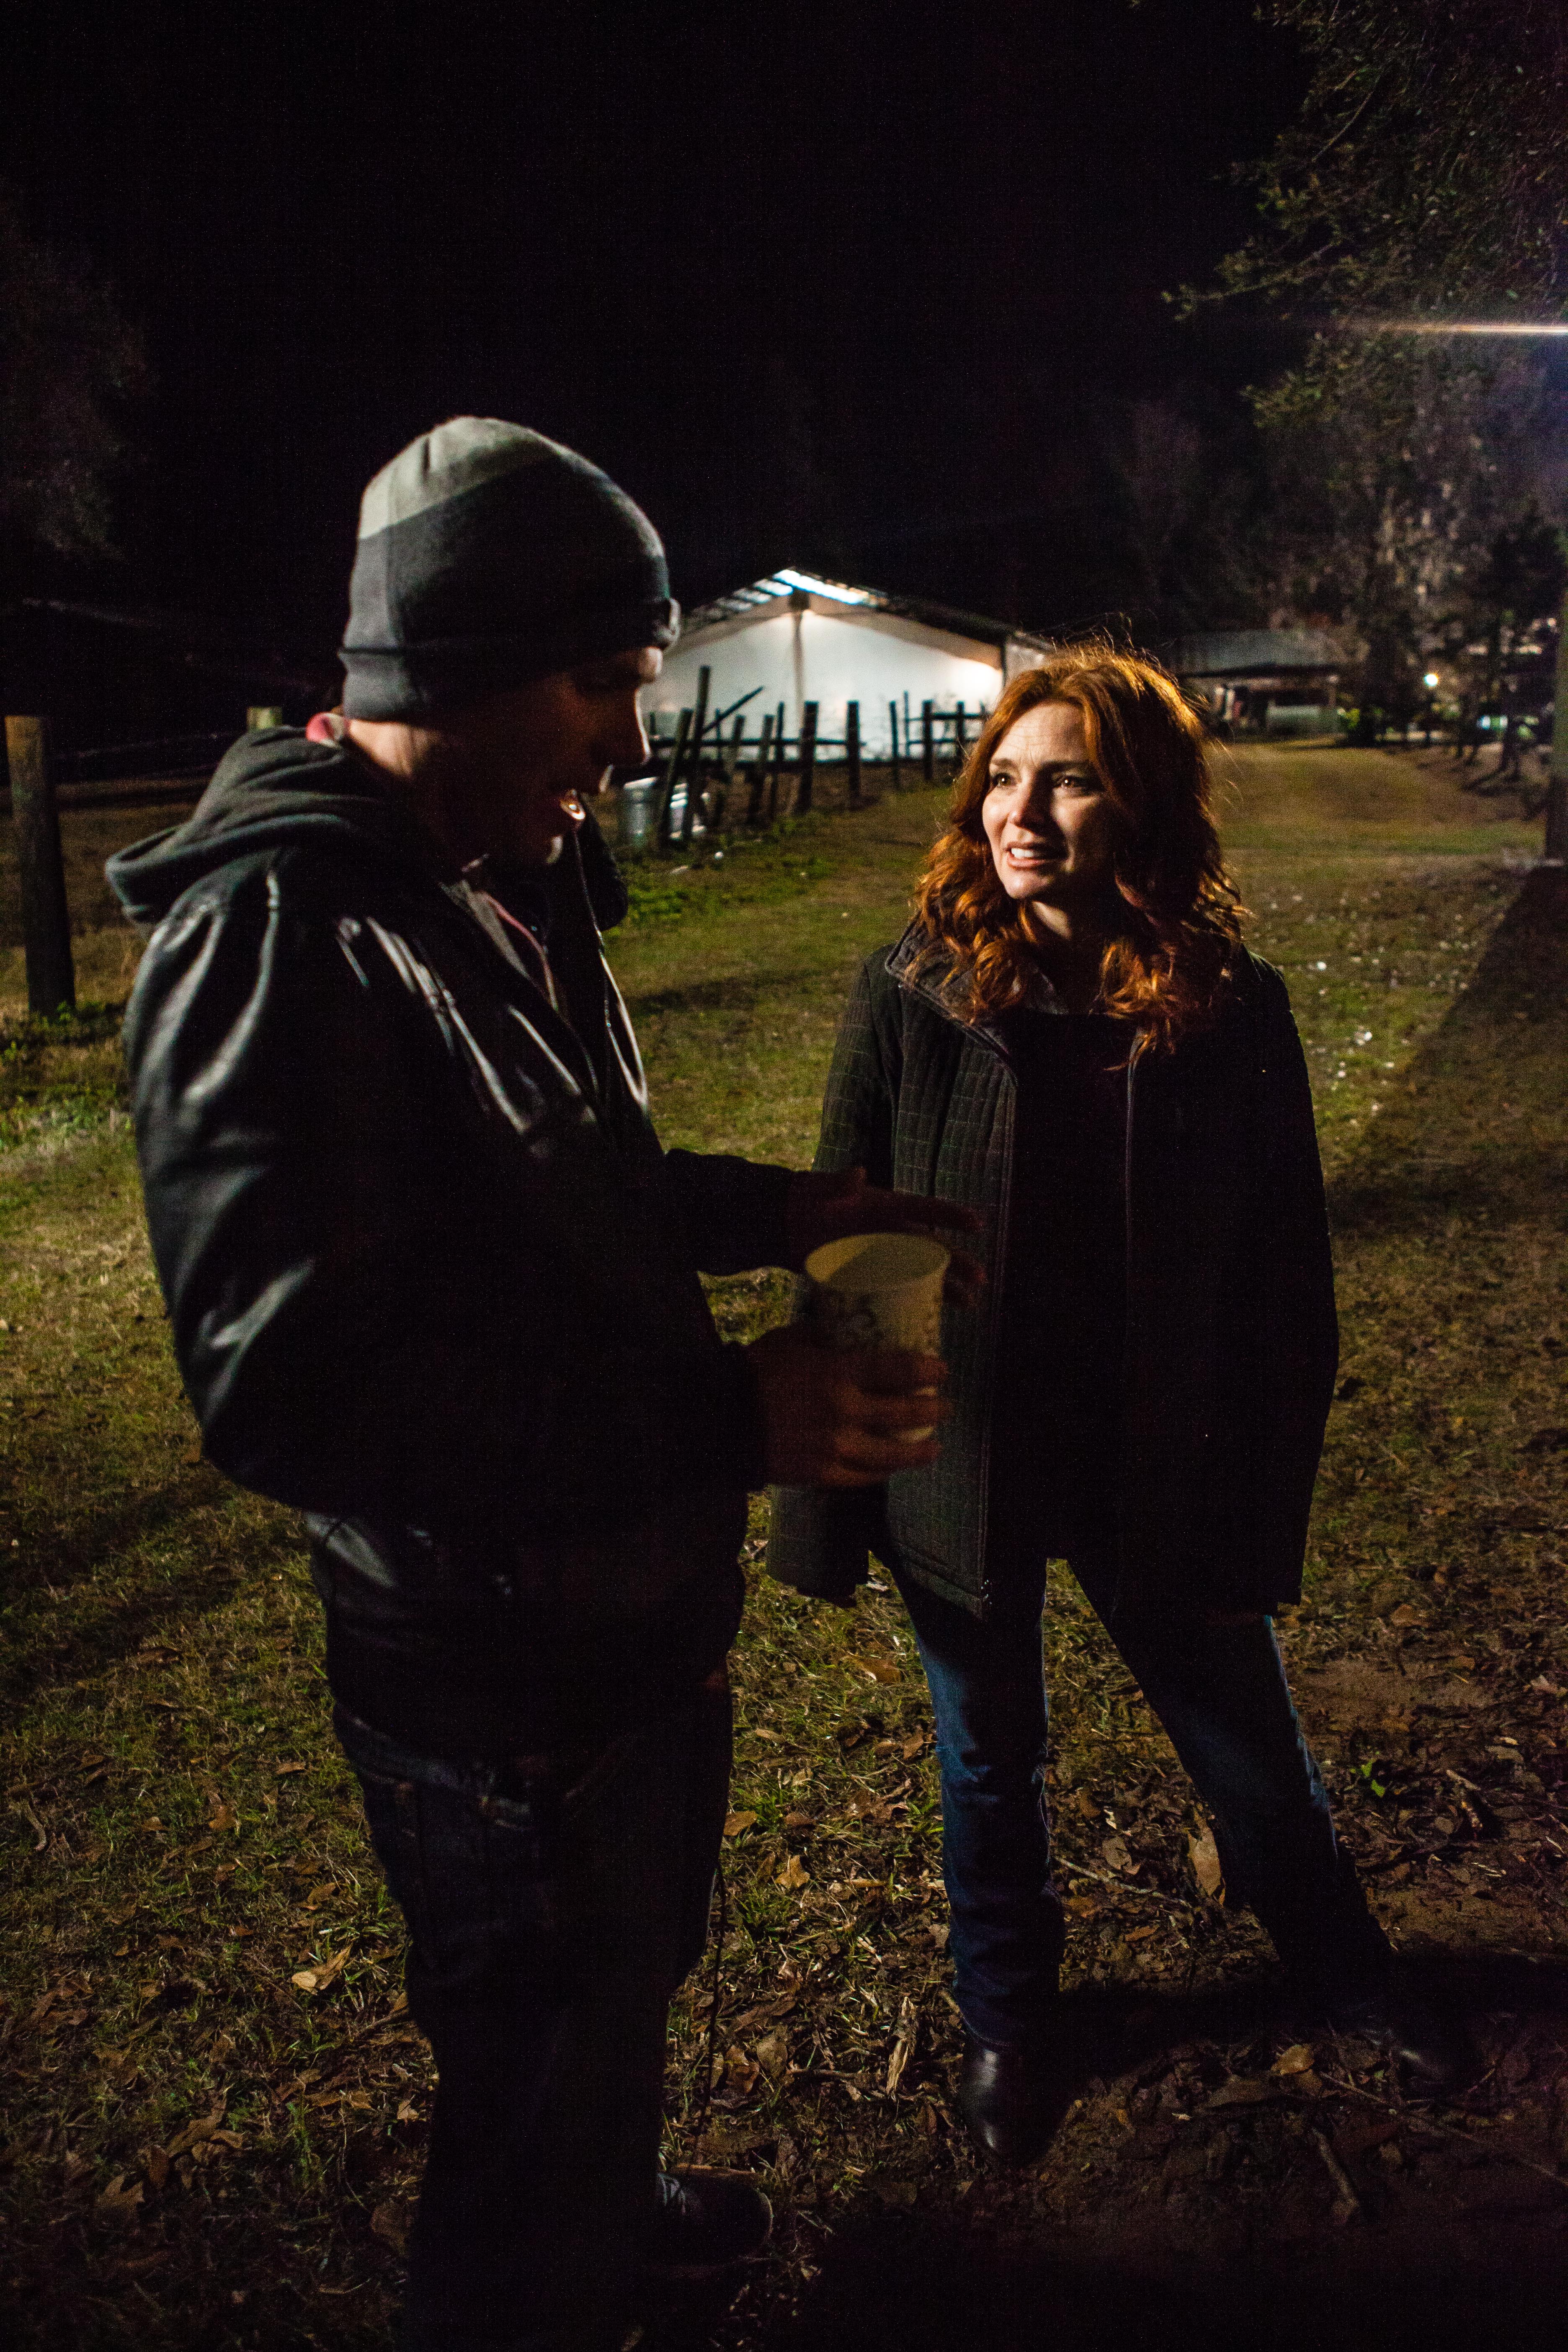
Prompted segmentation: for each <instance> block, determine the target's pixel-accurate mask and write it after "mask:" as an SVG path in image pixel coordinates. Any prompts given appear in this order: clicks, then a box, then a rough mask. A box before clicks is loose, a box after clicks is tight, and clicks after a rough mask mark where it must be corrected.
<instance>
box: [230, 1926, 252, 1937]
mask: <svg viewBox="0 0 1568 2352" xmlns="http://www.w3.org/2000/svg"><path fill="white" fill-rule="evenodd" d="M228 1932H229V1934H230V1935H231V1936H233V1937H236V1938H239V1937H245V1936H254V1935H255V1933H256V1930H255V1928H254V1927H231V1928H230V1929H229V1931H228Z"/></svg>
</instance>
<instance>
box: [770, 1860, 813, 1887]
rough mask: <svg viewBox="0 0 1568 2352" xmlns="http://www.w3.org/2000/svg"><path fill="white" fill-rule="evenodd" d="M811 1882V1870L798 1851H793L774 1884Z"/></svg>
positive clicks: (801, 1884)
mask: <svg viewBox="0 0 1568 2352" xmlns="http://www.w3.org/2000/svg"><path fill="white" fill-rule="evenodd" d="M810 1882H811V1873H810V1871H809V1870H807V1868H806V1866H805V1863H804V1862H802V1860H801V1858H800V1856H799V1854H798V1853H792V1854H791V1855H790V1857H789V1859H788V1861H787V1862H786V1863H785V1864H784V1868H783V1869H782V1870H781V1871H780V1872H779V1874H778V1877H777V1879H776V1880H775V1881H774V1884H775V1885H779V1886H806V1885H809V1884H810Z"/></svg>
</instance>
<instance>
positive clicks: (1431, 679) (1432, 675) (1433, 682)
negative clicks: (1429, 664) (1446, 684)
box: [1424, 669, 1443, 686]
mask: <svg viewBox="0 0 1568 2352" xmlns="http://www.w3.org/2000/svg"><path fill="white" fill-rule="evenodd" d="M1442 682H1443V681H1442V679H1441V678H1440V677H1438V675H1437V673H1436V670H1435V669H1429V670H1428V671H1427V673H1426V678H1425V680H1424V683H1425V684H1426V685H1427V686H1440V685H1441V684H1442Z"/></svg>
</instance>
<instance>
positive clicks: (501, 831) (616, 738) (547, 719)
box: [350, 646, 664, 866]
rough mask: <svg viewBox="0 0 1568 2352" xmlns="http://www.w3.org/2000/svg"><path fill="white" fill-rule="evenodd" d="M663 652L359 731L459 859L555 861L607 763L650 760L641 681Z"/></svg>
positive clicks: (642, 651) (617, 657) (626, 657)
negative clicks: (430, 716)
mask: <svg viewBox="0 0 1568 2352" xmlns="http://www.w3.org/2000/svg"><path fill="white" fill-rule="evenodd" d="M663 659H664V656H663V655H662V654H661V653H660V652H659V650H658V647H657V646H639V647H637V648H636V649H634V650H633V651H632V652H629V653H622V654H611V655H608V656H605V659H603V660H601V661H595V662H584V664H583V665H582V666H581V667H578V668H576V669H565V670H556V671H554V672H552V675H551V676H550V677H538V678H532V679H531V680H530V681H529V683H528V685H526V686H518V687H513V688H510V689H509V690H508V691H507V692H506V693H504V694H492V695H487V696H486V698H485V699H484V700H483V701H482V702H475V703H470V704H469V705H468V708H467V709H463V710H458V711H453V712H451V713H449V714H448V715H447V716H445V717H443V718H442V719H441V720H440V721H439V722H438V723H437V724H436V725H434V726H432V727H428V728H420V729H417V730H415V729H405V728H394V727H392V726H384V727H383V726H379V725H374V724H368V725H367V724H366V723H364V722H363V721H357V720H356V721H354V722H353V723H352V725H351V729H350V732H351V734H352V735H353V738H354V740H356V741H357V742H359V743H360V744H361V746H362V748H363V750H365V751H368V752H369V753H370V755H371V757H372V758H373V759H375V760H377V761H379V762H380V764H382V765H383V766H384V767H386V768H388V769H389V770H391V772H393V773H395V774H396V775H397V776H398V778H399V781H400V782H401V783H402V785H403V787H404V790H405V792H406V793H408V796H409V797H410V799H411V800H412V801H413V802H414V803H415V805H416V808H417V809H418V812H419V814H420V815H421V816H422V817H423V818H424V820H425V822H426V824H428V825H429V826H430V828H431V830H432V831H433V832H434V833H436V834H437V835H439V837H440V838H441V840H442V841H443V842H444V843H445V844H446V845H447V848H448V849H449V850H450V851H451V852H452V854H453V855H454V856H455V857H456V858H457V859H458V863H459V865H465V866H466V865H468V864H469V863H470V861H471V860H473V859H474V858H477V857H483V856H491V857H495V858H498V859H500V860H501V861H502V862H503V863H506V864H509V865H510V864H515V865H520V866H548V865H549V864H550V863H551V861H552V859H553V858H554V857H555V856H556V855H557V854H558V852H559V850H560V847H561V843H562V841H563V837H564V835H565V834H566V832H567V830H568V828H569V827H570V826H571V825H573V824H575V823H576V822H577V821H578V819H579V818H580V817H581V815H582V806H581V803H582V799H583V795H584V793H592V792H594V791H595V789H596V787H597V785H598V782H599V780H600V778H601V777H602V776H603V774H604V772H605V769H606V768H610V767H631V766H633V765H635V764H636V762H637V761H639V760H641V759H643V758H645V757H646V755H647V735H646V734H645V733H644V732H643V724H642V717H641V714H640V712H639V711H638V709H637V689H638V688H639V687H643V686H647V685H650V684H651V683H652V681H653V680H654V679H655V678H656V677H658V673H659V668H660V666H661V664H662V662H663Z"/></svg>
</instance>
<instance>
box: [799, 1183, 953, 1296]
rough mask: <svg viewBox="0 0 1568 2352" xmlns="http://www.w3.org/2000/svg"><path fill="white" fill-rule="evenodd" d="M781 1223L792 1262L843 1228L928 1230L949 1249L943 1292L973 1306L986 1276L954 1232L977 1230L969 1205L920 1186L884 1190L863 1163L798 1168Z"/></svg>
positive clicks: (839, 1237)
mask: <svg viewBox="0 0 1568 2352" xmlns="http://www.w3.org/2000/svg"><path fill="white" fill-rule="evenodd" d="M784 1223H785V1226H786V1229H787V1231H788V1234H789V1244H790V1248H791V1251H792V1252H793V1259H792V1263H793V1264H794V1265H795V1266H796V1267H797V1268H798V1267H800V1266H802V1265H805V1261H806V1259H807V1258H808V1257H809V1256H810V1255H811V1253H812V1251H813V1250H814V1249H820V1248H821V1247H822V1244H823V1243H824V1242H836V1241H840V1240H842V1239H843V1237H844V1236H845V1235H846V1234H930V1235H931V1239H932V1240H933V1241H940V1242H942V1243H944V1244H946V1246H947V1247H948V1248H949V1249H950V1250H951V1251H952V1265H950V1266H949V1267H948V1270H947V1283H946V1296H947V1297H948V1298H949V1299H950V1300H951V1302H952V1305H953V1306H955V1307H973V1304H974V1302H975V1300H976V1298H977V1297H979V1295H980V1292H981V1289H982V1287H983V1286H984V1281H985V1274H984V1268H983V1267H982V1265H981V1264H980V1261H979V1259H978V1258H976V1257H972V1256H971V1255H970V1253H969V1252H968V1251H967V1250H966V1249H961V1248H960V1247H959V1246H958V1244H957V1241H956V1239H955V1236H956V1235H957V1234H974V1233H978V1232H979V1230H980V1219H979V1218H978V1217H977V1216H976V1215H975V1213H974V1212H973V1209H961V1208H960V1207H959V1205H958V1202H956V1201H930V1200H927V1199H926V1197H925V1195H924V1194H923V1193H921V1192H884V1191H883V1189H882V1188H881V1186H880V1185H879V1184H868V1183H867V1181H866V1171H865V1170H864V1169H863V1168H846V1169H843V1170H842V1171H839V1173H837V1175H831V1176H829V1175H820V1176H819V1175H807V1174H805V1173H801V1174H799V1175H796V1176H794V1177H792V1178H791V1180H790V1188H789V1194H788V1197H787V1199H786V1201H785V1203H784Z"/></svg>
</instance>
